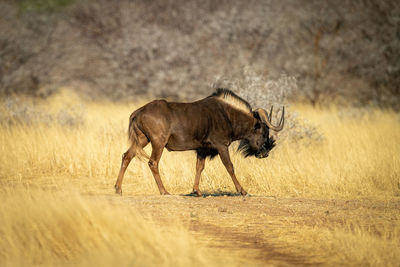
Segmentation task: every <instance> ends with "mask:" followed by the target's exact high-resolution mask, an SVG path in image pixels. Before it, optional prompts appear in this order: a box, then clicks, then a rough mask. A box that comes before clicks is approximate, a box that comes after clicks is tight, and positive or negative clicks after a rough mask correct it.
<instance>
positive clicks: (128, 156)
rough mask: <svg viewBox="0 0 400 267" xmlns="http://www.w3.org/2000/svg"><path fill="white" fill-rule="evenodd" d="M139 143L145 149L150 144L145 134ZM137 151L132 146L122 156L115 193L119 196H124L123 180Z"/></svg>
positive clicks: (140, 137)
mask: <svg viewBox="0 0 400 267" xmlns="http://www.w3.org/2000/svg"><path fill="white" fill-rule="evenodd" d="M138 142H139V144H138V145H139V146H141V148H144V147H145V146H146V145H147V144H148V143H149V141H148V140H147V137H146V136H145V135H144V134H142V135H140V136H138ZM135 149H136V148H135V145H134V144H132V145H131V146H130V148H129V149H128V150H127V151H126V152H125V153H124V154H122V162H121V169H120V170H119V174H118V178H117V181H116V182H115V186H114V187H115V193H117V194H120V195H121V194H122V180H123V179H124V174H125V171H126V168H127V167H128V165H129V163H130V162H131V160H132V159H133V158H134V157H135V155H136V152H135Z"/></svg>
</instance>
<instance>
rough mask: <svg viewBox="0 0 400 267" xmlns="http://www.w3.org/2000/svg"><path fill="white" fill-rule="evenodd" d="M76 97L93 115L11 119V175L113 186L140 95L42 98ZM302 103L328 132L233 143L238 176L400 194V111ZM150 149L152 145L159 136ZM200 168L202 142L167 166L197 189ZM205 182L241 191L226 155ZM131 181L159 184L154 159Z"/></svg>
mask: <svg viewBox="0 0 400 267" xmlns="http://www.w3.org/2000/svg"><path fill="white" fill-rule="evenodd" d="M69 99H70V100H69ZM71 99H72V100H71ZM27 101H28V100H27ZM68 101H71V102H73V103H74V104H77V105H84V106H85V107H86V108H85V112H84V114H86V115H85V120H84V123H80V124H67V125H65V124H62V123H58V122H57V121H54V122H52V123H40V122H29V123H23V122H20V123H17V124H12V123H11V124H3V126H2V127H1V129H0V178H1V180H2V181H3V182H5V181H8V182H9V183H16V182H25V183H31V182H34V183H37V182H38V181H39V180H40V181H42V183H43V184H48V185H51V186H55V187H58V186H62V185H64V184H70V183H73V184H75V186H78V187H80V188H81V190H82V191H84V192H86V191H93V192H103V193H111V192H112V190H113V189H112V187H113V183H114V182H115V179H116V176H117V173H118V170H119V166H120V160H121V155H122V153H123V152H125V150H126V149H127V148H128V142H127V125H128V118H129V115H130V113H131V112H132V111H133V110H135V109H136V108H138V107H139V106H140V104H114V103H108V102H105V103H83V102H80V101H82V100H79V99H78V98H76V97H71V96H69V95H68V94H67V95H65V94H64V95H61V96H55V97H53V98H52V99H49V100H48V101H42V102H41V101H39V102H36V103H35V104H34V105H35V107H37V108H39V107H40V108H41V110H46V108H48V109H50V107H51V110H52V111H51V112H56V111H54V107H57V106H61V103H66V102H68ZM292 108H293V110H296V111H297V112H299V113H300V114H302V116H303V117H305V118H307V119H308V120H309V121H310V122H312V123H313V124H315V125H317V127H318V128H319V130H320V131H321V132H322V133H323V135H324V140H323V141H322V142H315V143H311V144H310V143H309V142H302V141H301V140H297V139H296V141H290V140H286V141H280V140H279V136H278V141H277V146H276V147H275V148H274V149H273V151H272V152H271V153H270V156H269V157H268V158H266V159H262V160H260V159H255V158H246V159H245V158H243V157H242V156H241V155H240V154H238V153H236V152H235V151H234V147H235V144H233V145H232V151H231V156H232V161H233V163H234V166H235V170H236V172H237V176H238V179H239V181H240V182H241V184H242V185H243V186H244V188H245V189H246V190H248V191H249V193H250V194H256V195H275V196H305V197H310V196H312V197H328V198H338V197H339V198H356V197H394V196H399V195H400V158H399V157H398V155H399V153H400V143H399V142H398V140H400V119H399V116H398V114H396V113H393V112H391V111H387V110H370V111H368V112H363V113H362V114H361V115H354V114H353V113H354V112H351V114H349V113H347V112H346V111H342V110H341V109H339V108H335V107H331V108H319V109H315V108H311V107H309V106H304V105H294V106H293V107H292ZM4 112H7V110H6V111H4ZM57 112H59V111H57ZM146 150H147V151H148V152H150V146H148V147H147V148H146ZM194 170H195V154H194V153H193V152H190V151H189V152H167V151H166V150H165V151H164V154H163V156H162V158H161V163H160V171H161V175H162V179H163V181H164V183H165V185H166V188H167V190H169V191H170V192H171V193H173V194H181V193H188V192H190V190H191V188H192V183H193V180H194ZM200 188H201V189H202V190H203V191H205V192H207V191H208V192H215V191H216V190H223V191H234V187H233V183H232V181H231V180H230V178H229V176H228V174H227V172H226V170H225V168H224V167H223V165H222V164H221V162H220V160H219V159H218V157H217V158H216V159H214V160H212V161H207V162H206V168H205V170H204V172H203V175H202V179H201V183H200ZM123 190H124V193H125V194H158V191H157V187H156V185H155V182H154V179H153V177H152V175H151V172H150V170H149V168H148V166H147V164H146V163H144V162H141V161H139V160H137V159H134V160H133V161H132V162H131V164H130V166H129V167H128V171H127V173H126V175H125V180H124V183H123Z"/></svg>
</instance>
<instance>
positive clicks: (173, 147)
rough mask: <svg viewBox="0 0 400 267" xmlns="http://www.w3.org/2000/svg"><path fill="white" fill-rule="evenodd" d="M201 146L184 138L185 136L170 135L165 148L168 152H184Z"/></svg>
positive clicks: (195, 141) (192, 140)
mask: <svg viewBox="0 0 400 267" xmlns="http://www.w3.org/2000/svg"><path fill="white" fill-rule="evenodd" d="M200 146H201V142H199V141H197V140H194V139H189V138H186V137H185V136H181V135H175V134H172V135H171V136H170V138H169V139H168V143H167V144H166V145H165V147H166V148H167V149H168V150H169V151H184V150H194V149H196V148H198V147H200Z"/></svg>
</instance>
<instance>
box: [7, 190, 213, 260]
mask: <svg viewBox="0 0 400 267" xmlns="http://www.w3.org/2000/svg"><path fill="white" fill-rule="evenodd" d="M0 221H1V224H0V236H1V239H0V248H1V249H0V262H1V265H2V266H67V265H68V266H113V265H115V264H116V263H118V265H120V266H188V265H195V266H205V265H209V264H211V263H216V262H218V261H219V260H218V259H217V258H216V257H213V255H210V254H209V253H207V254H206V251H205V250H204V249H202V248H198V246H197V245H196V243H195V242H194V240H193V238H192V237H190V236H189V234H188V232H187V231H184V230H182V229H180V228H179V226H176V227H169V228H168V229H167V228H160V227H157V226H156V225H155V224H153V223H149V222H148V221H145V220H144V219H143V218H142V217H141V216H140V215H139V214H137V212H136V211H135V209H133V208H132V207H131V206H128V205H124V204H123V203H119V205H118V206H117V207H116V206H115V205H111V204H110V203H109V202H108V201H106V199H104V198H91V199H88V198H85V197H83V196H81V195H79V194H77V193H74V192H73V191H69V192H49V191H43V190H40V189H29V188H13V189H12V190H11V189H10V188H8V189H7V190H4V189H3V190H2V192H1V202H0ZM206 255H207V257H206Z"/></svg>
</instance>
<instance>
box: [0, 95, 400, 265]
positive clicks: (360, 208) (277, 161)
mask: <svg viewBox="0 0 400 267" xmlns="http://www.w3.org/2000/svg"><path fill="white" fill-rule="evenodd" d="M7 101H8V102H7ZM10 101H11V102H12V103H23V104H24V106H25V107H28V110H29V112H36V113H37V114H41V116H39V115H38V116H35V119H33V118H32V117H26V111H24V110H22V111H21V110H20V109H17V110H16V109H13V106H12V105H11V106H10V105H8V106H7V105H6V104H5V103H10ZM2 103H3V104H2V105H1V108H2V111H1V112H2V125H1V128H0V184H1V201H0V203H1V204H0V221H1V222H2V223H1V225H0V236H1V241H0V262H2V263H4V264H5V265H9V266H14V265H48V266H54V265H105V266H109V265H112V264H114V263H115V262H119V263H121V264H122V265H139V266H143V265H158V264H162V265H174V266H175V265H180V266H183V265H188V264H195V265H196V264H197V265H219V264H220V263H221V260H222V262H224V263H226V260H227V259H231V260H232V263H236V264H238V265H240V264H243V263H252V264H254V265H263V264H265V263H267V264H268V263H269V264H273V265H275V264H317V263H320V264H324V265H336V264H340V265H343V264H344V265H385V266H396V265H397V264H398V262H399V261H400V259H399V255H400V218H399V211H400V204H399V196H400V180H399V177H400V159H399V157H398V155H399V152H400V144H399V142H398V140H399V139H400V119H399V116H398V114H397V113H394V112H392V111H390V110H379V109H372V110H360V109H357V110H354V109H342V108H337V107H335V106H332V107H329V108H317V109H316V108H312V107H310V106H307V105H302V104H292V106H291V110H293V111H296V112H298V113H299V114H301V115H302V116H304V117H306V118H308V120H309V121H310V122H311V123H312V124H314V125H317V126H318V129H319V130H320V131H321V133H322V134H323V136H324V139H323V140H322V141H321V140H320V141H313V143H311V144H310V142H308V141H306V140H304V141H302V140H298V139H290V138H285V139H281V140H280V142H279V143H278V145H277V147H276V148H274V150H273V152H272V153H271V154H270V157H268V158H267V159H262V160H258V159H244V158H242V157H241V156H240V155H239V154H236V153H235V152H234V151H233V149H232V158H233V163H234V166H235V167H236V171H237V175H238V178H239V180H240V182H241V184H242V185H243V186H244V188H245V189H247V191H248V192H249V193H250V194H251V195H252V196H251V197H249V198H242V197H222V196H223V195H224V192H234V187H233V184H232V182H231V180H230V178H229V176H228V175H227V173H226V171H225V169H224V167H223V166H222V164H221V163H220V162H219V160H218V158H217V159H215V160H213V161H208V162H207V163H206V169H205V170H204V172H203V176H202V180H201V183H200V187H201V189H202V190H203V192H204V193H206V194H207V193H208V194H213V195H216V197H207V198H200V199H198V198H192V197H184V196H179V195H180V194H187V193H189V192H190V191H191V187H192V183H193V179H194V169H195V154H194V153H193V152H167V151H165V152H164V155H163V158H162V160H161V163H160V164H161V175H162V178H163V181H164V183H165V186H166V188H167V189H168V190H169V192H170V193H172V194H174V195H175V196H172V197H160V196H158V191H157V187H156V185H155V182H154V179H153V177H152V175H151V172H150V170H149V169H148V166H147V164H146V163H144V162H140V161H139V160H134V161H132V163H131V165H130V166H129V168H128V171H127V173H126V176H125V180H124V185H123V187H124V195H123V196H122V197H119V196H115V195H114V193H113V184H114V182H115V179H116V175H117V171H118V168H119V165H120V158H121V154H122V152H124V150H125V149H126V148H127V136H126V131H127V124H128V121H127V118H128V117H129V115H130V113H131V112H132V111H133V110H134V109H135V108H137V107H139V106H140V103H131V104H121V103H117V104H116V103H111V102H106V101H105V102H101V103H100V102H88V101H84V100H82V99H80V98H79V97H78V96H77V95H74V94H72V93H70V91H67V90H65V91H61V93H60V94H56V95H53V96H52V97H50V98H47V99H46V100H43V99H32V98H28V97H22V96H20V97H18V98H13V100H10V99H3V100H2ZM29 112H28V113H29ZM64 113H65V114H64ZM59 114H64V115H59ZM65 117H66V118H69V120H65V119H63V118H65ZM60 118H61V119H60ZM66 121H67V122H68V123H66ZM278 140H279V136H278ZM147 149H149V148H147ZM218 196H220V197H218ZM266 196H268V197H266ZM312 199H315V200H312ZM221 233H222V236H221ZM197 248H199V249H197ZM22 255H24V256H23V257H22ZM213 255H218V256H219V257H214V256H213ZM262 255H264V256H262Z"/></svg>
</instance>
